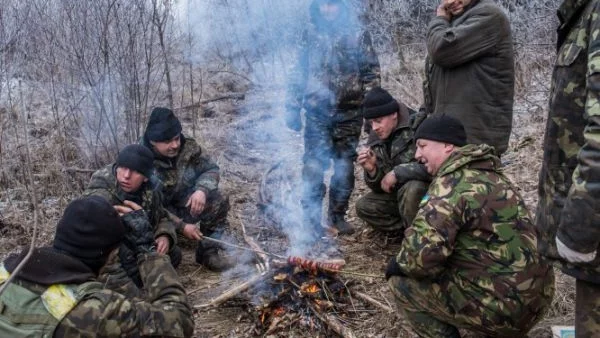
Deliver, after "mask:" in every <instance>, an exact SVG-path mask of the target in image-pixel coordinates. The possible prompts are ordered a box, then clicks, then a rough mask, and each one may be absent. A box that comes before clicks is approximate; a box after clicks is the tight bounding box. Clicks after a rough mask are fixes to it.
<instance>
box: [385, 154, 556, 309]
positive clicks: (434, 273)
mask: <svg viewBox="0 0 600 338" xmlns="http://www.w3.org/2000/svg"><path fill="white" fill-rule="evenodd" d="M493 153H494V151H493V149H492V148H491V147H490V146H487V145H479V146H477V145H467V146H465V147H462V148H459V149H458V150H456V151H455V152H454V153H453V154H452V155H451V156H450V157H449V158H448V159H447V160H446V161H445V162H444V163H443V164H442V165H441V168H440V170H439V172H438V174H437V175H436V176H435V177H434V179H433V181H432V182H431V184H430V186H429V190H428V192H427V194H426V195H425V196H424V197H423V200H422V201H421V204H420V206H419V211H418V213H417V216H416V218H415V220H414V221H413V223H412V225H411V226H410V227H409V228H408V229H407V230H406V231H405V239H404V241H403V242H402V246H401V248H400V252H399V253H398V255H397V257H396V260H397V262H398V265H399V266H400V269H401V270H402V272H404V273H405V274H406V275H408V276H411V277H413V278H417V279H430V280H434V281H436V283H437V284H439V285H440V287H441V288H442V290H440V292H445V293H447V294H449V295H451V299H452V304H450V306H452V307H453V308H454V309H456V310H457V312H458V311H460V310H461V309H462V308H464V307H465V306H467V305H468V304H467V302H469V301H471V300H472V299H479V300H480V301H481V303H482V304H485V306H486V307H489V308H490V310H491V311H498V312H503V313H504V312H510V311H515V313H517V311H521V310H523V307H524V306H528V304H529V303H530V302H534V301H536V300H537V299H539V295H540V294H541V293H542V291H543V289H544V288H546V287H548V285H546V283H553V278H551V276H552V267H551V266H549V265H547V264H545V263H544V262H542V261H541V260H540V258H539V257H538V252H537V244H536V241H537V236H536V232H535V228H534V226H533V225H532V223H531V220H530V218H529V215H528V211H527V209H526V207H525V203H524V202H523V200H522V198H521V197H520V195H519V193H518V192H517V190H516V189H515V188H514V187H513V186H512V184H511V183H510V181H509V180H508V178H506V177H505V176H504V174H502V172H501V170H500V169H499V167H500V160H499V159H498V158H497V157H496V156H495V155H494V154H493ZM548 277H550V278H548ZM550 287H551V286H550Z"/></svg>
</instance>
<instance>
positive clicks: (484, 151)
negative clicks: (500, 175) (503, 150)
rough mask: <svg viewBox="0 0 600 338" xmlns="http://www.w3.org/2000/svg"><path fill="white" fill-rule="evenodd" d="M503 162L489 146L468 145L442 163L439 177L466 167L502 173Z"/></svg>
mask: <svg viewBox="0 0 600 338" xmlns="http://www.w3.org/2000/svg"><path fill="white" fill-rule="evenodd" d="M500 166H501V162H500V159H499V158H498V156H496V155H495V151H494V148H493V147H491V146H488V145H487V144H479V145H475V144H467V145H466V146H464V147H461V148H458V149H457V150H455V151H454V152H453V153H452V154H451V155H450V157H448V158H447V159H446V161H444V163H442V166H441V167H440V170H439V172H438V174H437V176H444V175H447V174H450V173H452V172H455V171H458V170H461V169H463V168H465V167H468V168H469V169H477V170H486V171H497V172H499V171H500Z"/></svg>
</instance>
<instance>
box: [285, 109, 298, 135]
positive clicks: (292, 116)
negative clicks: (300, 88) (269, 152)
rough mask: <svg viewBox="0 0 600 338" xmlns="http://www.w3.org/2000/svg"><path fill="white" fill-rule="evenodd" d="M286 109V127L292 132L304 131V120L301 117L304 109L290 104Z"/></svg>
mask: <svg viewBox="0 0 600 338" xmlns="http://www.w3.org/2000/svg"><path fill="white" fill-rule="evenodd" d="M285 108H286V111H285V125H286V126H287V127H288V128H290V129H291V130H294V131H300V130H301V129H302V118H301V116H300V111H301V110H302V108H301V107H300V106H297V105H290V104H287V105H286V106H285Z"/></svg>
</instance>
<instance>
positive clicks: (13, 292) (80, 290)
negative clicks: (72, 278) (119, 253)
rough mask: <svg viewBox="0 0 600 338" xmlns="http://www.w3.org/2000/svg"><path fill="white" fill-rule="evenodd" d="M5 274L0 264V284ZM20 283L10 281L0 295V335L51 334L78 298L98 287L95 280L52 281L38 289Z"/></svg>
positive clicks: (43, 335) (42, 335) (100, 286)
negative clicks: (78, 281) (42, 289)
mask: <svg viewBox="0 0 600 338" xmlns="http://www.w3.org/2000/svg"><path fill="white" fill-rule="evenodd" d="M9 276H10V273H9V272H8V271H7V270H6V269H5V268H4V264H0V285H2V284H4V282H6V280H7V279H8V278H9ZM21 284H22V283H15V282H12V283H10V284H9V285H8V286H7V287H6V289H5V290H4V292H3V293H2V295H0V337H15V338H17V337H44V338H46V337H48V338H49V337H52V336H53V334H54V330H55V329H56V327H57V326H58V324H59V323H60V321H61V320H62V319H63V318H64V317H65V316H66V315H67V314H68V313H69V312H70V311H71V310H72V309H73V308H74V307H75V306H76V305H77V304H78V303H79V301H81V300H82V299H83V298H84V297H85V296H86V295H88V294H91V293H93V292H95V291H98V290H100V289H102V284H101V283H99V282H85V283H83V284H53V285H51V286H49V287H48V288H46V289H45V290H44V291H43V292H41V293H39V292H35V291H32V290H30V289H28V288H26V287H25V286H23V285H21Z"/></svg>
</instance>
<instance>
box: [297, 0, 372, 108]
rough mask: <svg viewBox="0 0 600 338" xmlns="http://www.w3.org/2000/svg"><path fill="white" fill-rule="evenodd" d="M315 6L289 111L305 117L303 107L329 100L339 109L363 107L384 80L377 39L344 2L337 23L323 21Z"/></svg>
mask: <svg viewBox="0 0 600 338" xmlns="http://www.w3.org/2000/svg"><path fill="white" fill-rule="evenodd" d="M315 4H316V2H314V3H313V5H312V6H311V10H310V14H311V24H310V25H309V26H308V28H307V29H306V30H305V31H304V32H303V33H302V36H301V39H300V46H299V53H298V59H297V63H296V65H295V67H294V69H293V70H292V72H291V76H290V79H289V83H290V85H289V88H288V94H287V102H286V107H287V108H288V109H287V111H288V112H289V113H294V114H299V113H300V110H301V108H302V107H304V108H307V110H311V109H310V108H311V107H315V106H318V105H321V104H323V102H328V103H329V104H331V105H332V106H333V107H334V108H339V109H351V108H358V107H359V106H360V104H361V101H362V98H363V96H364V93H366V91H368V89H370V88H372V87H375V86H377V84H378V83H379V79H380V68H379V60H378V58H377V55H376V54H375V51H374V49H373V46H372V43H371V36H370V34H369V33H368V32H366V31H362V30H361V29H359V28H358V27H360V24H358V22H357V20H358V19H357V18H355V14H353V13H351V10H350V7H349V6H348V5H347V4H346V3H345V2H344V1H342V2H341V4H342V8H341V10H340V14H339V16H338V18H337V19H336V20H335V21H334V22H327V21H326V20H324V19H322V18H321V16H320V13H319V10H318V6H316V5H315Z"/></svg>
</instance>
